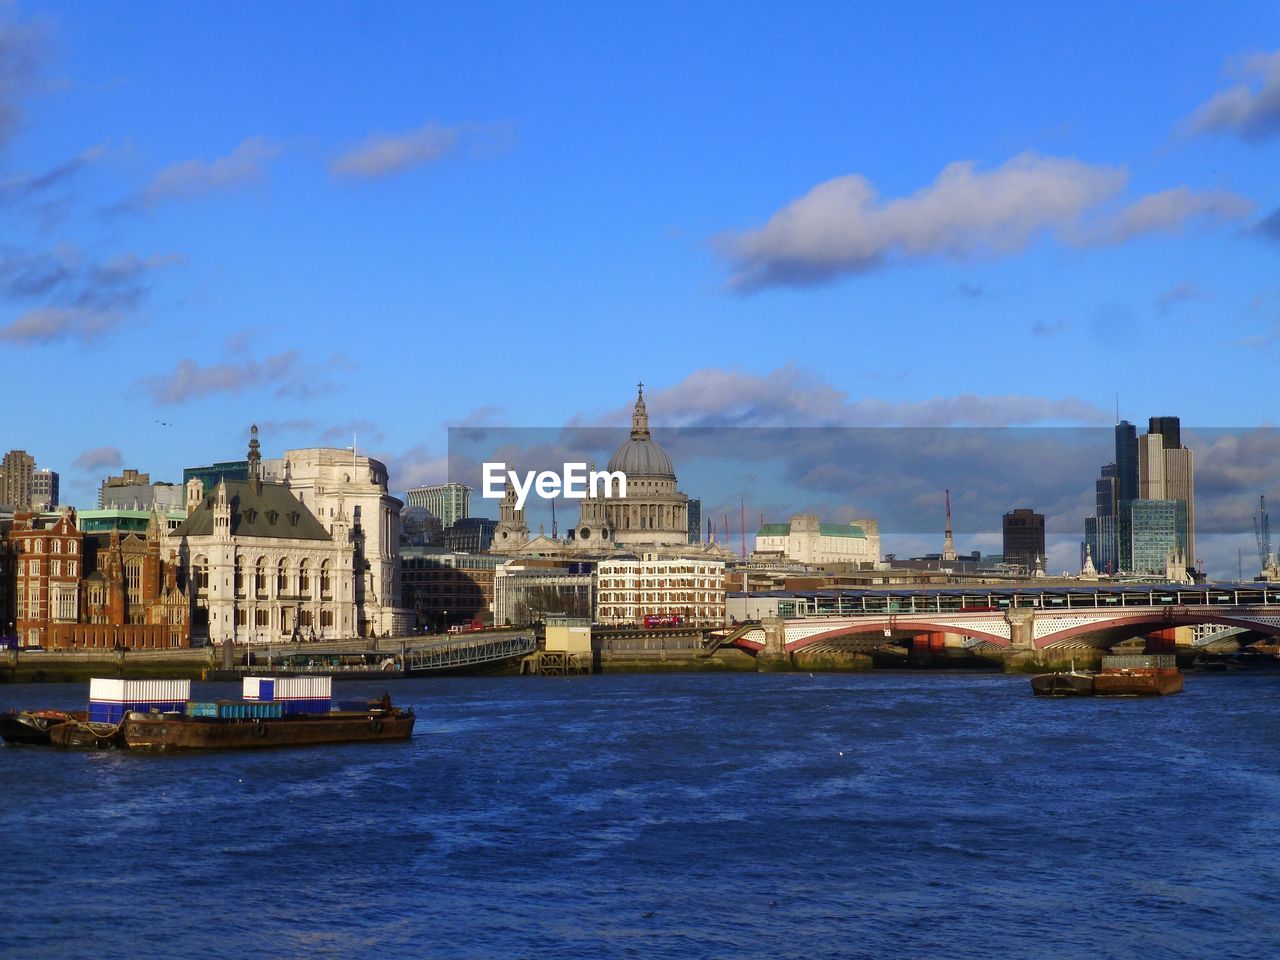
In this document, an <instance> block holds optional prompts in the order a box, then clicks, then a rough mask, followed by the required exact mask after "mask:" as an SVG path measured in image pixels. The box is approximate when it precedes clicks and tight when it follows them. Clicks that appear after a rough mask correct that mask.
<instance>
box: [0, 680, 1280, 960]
mask: <svg viewBox="0 0 1280 960" xmlns="http://www.w3.org/2000/svg"><path fill="white" fill-rule="evenodd" d="M382 689H383V688H382V687H376V688H375V687H363V686H361V685H358V684H351V685H347V684H344V685H342V687H341V689H340V695H341V696H342V697H344V698H346V697H349V696H357V695H363V694H365V693H368V694H375V693H381V692H382ZM389 689H390V691H391V693H392V695H393V697H394V698H395V699H396V700H397V702H401V701H403V702H409V703H414V704H415V705H416V706H417V708H418V712H419V715H420V719H419V721H418V727H417V730H416V733H415V736H414V739H413V741H412V742H411V743H408V744H373V745H366V746H359V745H353V746H341V747H313V748H307V749H295V750H278V751H268V752H263V753H223V754H205V755H187V756H182V755H178V756H156V757H151V756H132V755H124V754H119V753H114V752H103V753H59V752H53V751H48V750H40V749H35V748H20V747H7V748H3V749H0V791H2V793H0V796H2V803H0V878H3V879H4V881H5V882H4V884H3V888H2V889H3V891H4V898H5V903H4V907H5V909H4V917H3V921H2V922H0V953H2V954H3V955H4V956H14V957H23V956H44V957H57V958H77V957H93V958H101V957H126V956H130V957H135V956H153V957H161V956H166V957H167V956H174V957H196V956H200V957H240V956H248V955H253V956H307V957H343V958H348V957H405V958H410V957H440V958H464V957H465V958H472V957H502V958H506V957H525V956H539V957H544V956H555V957H583V958H598V957H644V958H648V957H694V958H701V957H762V958H763V957H768V958H774V957H796V958H805V960H812V958H817V957H860V956H874V957H894V958H898V957H990V956H1006V957H1055V958H1056V957H1080V958H1085V957H1088V958H1096V957H1117V958H1119V957H1126V958H1127V957H1136V956H1143V957H1146V956H1161V957H1259V958H1263V957H1265V958H1274V957H1276V956H1277V955H1280V909H1278V907H1280V767H1278V765H1277V746H1278V745H1280V677H1239V676H1232V677H1190V678H1188V681H1187V689H1186V692H1185V693H1184V694H1182V695H1180V696H1177V697H1169V698H1164V699H1157V700H1142V701H1139V700H1081V701H1045V700H1039V699H1036V698H1033V697H1032V696H1031V693H1030V686H1029V683H1028V681H1027V680H1026V679H1025V678H1016V677H1002V676H972V675H963V676H954V675H889V674H875V675H819V676H816V677H811V676H809V675H808V674H799V675H762V676H756V675H733V676H704V675H689V676H684V675H674V676H626V677H590V678H575V679H561V680H555V679H532V678H518V679H517V678H509V679H487V680H486V679H454V680H434V681H401V682H394V683H393V684H392V685H391V686H390V688H389ZM196 690H197V694H198V695H202V696H203V695H205V694H208V695H210V696H217V695H221V696H230V695H233V688H231V687H229V686H224V685H216V684H207V685H202V684H197V685H196ZM86 692H87V691H86V689H85V688H82V687H80V686H78V685H76V686H8V687H3V686H0V708H7V707H9V706H13V705H21V706H33V705H56V706H73V705H77V704H79V703H82V702H83V700H84V697H85V695H86Z"/></svg>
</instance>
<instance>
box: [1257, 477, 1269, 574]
mask: <svg viewBox="0 0 1280 960" xmlns="http://www.w3.org/2000/svg"><path fill="white" fill-rule="evenodd" d="M1253 535H1254V537H1255V538H1256V539H1257V541H1258V562H1259V563H1260V564H1262V573H1263V576H1266V573H1267V571H1268V570H1270V569H1271V518H1270V517H1268V516H1267V498H1266V497H1265V496H1260V497H1258V515H1257V516H1256V517H1254V518H1253Z"/></svg>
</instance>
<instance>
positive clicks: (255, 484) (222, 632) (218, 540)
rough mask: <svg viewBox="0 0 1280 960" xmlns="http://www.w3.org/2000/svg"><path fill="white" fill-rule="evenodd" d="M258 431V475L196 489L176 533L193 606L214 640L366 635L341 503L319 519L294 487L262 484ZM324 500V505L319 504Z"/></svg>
mask: <svg viewBox="0 0 1280 960" xmlns="http://www.w3.org/2000/svg"><path fill="white" fill-rule="evenodd" d="M260 471H261V458H260V455H259V452H258V439H257V428H256V427H255V428H254V429H253V439H252V440H251V441H250V445H249V479H248V480H222V481H220V482H219V483H218V485H217V487H216V488H215V489H214V490H212V491H209V492H206V491H205V490H204V489H203V484H202V483H201V481H200V480H199V479H194V478H193V479H192V480H191V481H190V482H189V483H188V485H187V502H188V515H187V519H186V520H185V521H184V522H183V523H182V524H181V525H180V526H179V527H178V528H177V529H176V530H174V531H173V532H172V533H171V534H170V535H169V543H170V545H171V547H172V549H173V550H174V551H175V552H176V553H177V555H178V557H179V562H180V568H181V574H182V581H183V583H184V584H185V585H186V587H187V590H188V593H189V596H190V603H191V610H192V630H193V633H194V634H195V635H197V636H201V637H207V638H208V639H209V640H210V641H211V642H213V643H226V642H235V643H271V642H280V641H284V640H292V639H309V638H311V637H315V638H317V639H320V638H324V639H334V638H346V637H354V636H357V635H358V631H359V628H360V621H359V618H358V609H357V603H356V594H357V583H358V580H357V572H356V566H355V565H356V556H357V550H356V542H355V539H354V537H353V534H352V526H353V524H352V522H351V518H350V517H349V515H348V514H347V511H346V507H345V506H344V504H343V502H342V500H341V498H338V499H337V502H336V504H335V505H333V512H332V515H330V513H329V508H328V504H329V503H330V501H328V500H326V499H325V498H323V497H322V499H321V502H322V504H326V506H324V507H323V509H324V512H325V516H324V518H323V520H321V519H319V518H318V517H317V516H316V515H315V514H314V513H313V512H312V511H311V509H309V507H308V506H307V505H305V504H304V503H303V502H302V501H301V500H300V499H299V498H298V497H296V496H294V494H293V493H292V492H291V491H290V489H289V488H288V486H286V485H285V484H284V483H270V482H267V481H264V480H263V479H262V478H261V472H260ZM313 502H314V501H313Z"/></svg>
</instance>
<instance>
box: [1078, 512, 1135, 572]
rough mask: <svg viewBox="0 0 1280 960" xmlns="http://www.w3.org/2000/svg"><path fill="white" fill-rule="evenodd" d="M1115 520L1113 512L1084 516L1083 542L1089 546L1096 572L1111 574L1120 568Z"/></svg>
mask: <svg viewBox="0 0 1280 960" xmlns="http://www.w3.org/2000/svg"><path fill="white" fill-rule="evenodd" d="M1128 502H1129V503H1132V502H1133V501H1132V500H1130V501H1128ZM1116 521H1117V518H1116V516H1115V515H1114V514H1113V515H1110V516H1100V517H1085V518H1084V542H1085V543H1086V544H1088V546H1089V555H1090V558H1091V559H1092V560H1093V568H1094V569H1095V570H1096V571H1098V573H1105V574H1113V573H1115V572H1116V571H1118V570H1119V569H1120V554H1119V540H1118V538H1117V531H1116Z"/></svg>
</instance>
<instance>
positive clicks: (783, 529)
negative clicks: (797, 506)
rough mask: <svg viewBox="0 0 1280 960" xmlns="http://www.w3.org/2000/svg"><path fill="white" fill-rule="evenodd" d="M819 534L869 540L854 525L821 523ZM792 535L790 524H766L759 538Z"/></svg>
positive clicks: (758, 534)
mask: <svg viewBox="0 0 1280 960" xmlns="http://www.w3.org/2000/svg"><path fill="white" fill-rule="evenodd" d="M818 532H819V533H821V534H822V536H824V537H852V538H854V539H856V540H865V539H867V534H866V532H865V531H863V529H862V528H861V527H859V526H858V525H857V524H853V523H820V524H818ZM790 535H791V524H789V523H766V524H764V525H763V526H761V527H760V530H759V532H757V533H756V536H757V537H787V536H790Z"/></svg>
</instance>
